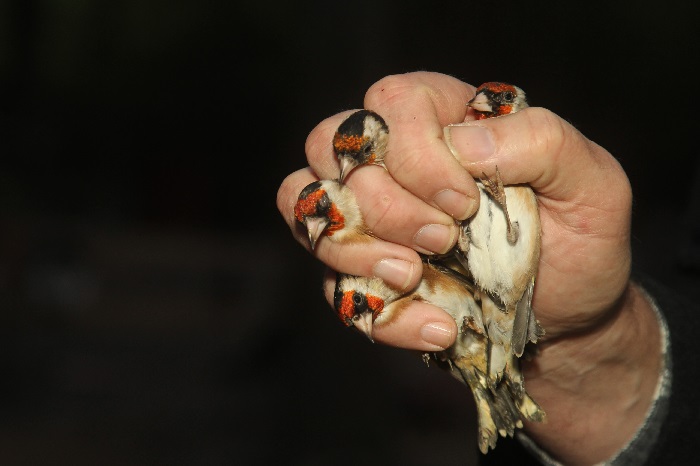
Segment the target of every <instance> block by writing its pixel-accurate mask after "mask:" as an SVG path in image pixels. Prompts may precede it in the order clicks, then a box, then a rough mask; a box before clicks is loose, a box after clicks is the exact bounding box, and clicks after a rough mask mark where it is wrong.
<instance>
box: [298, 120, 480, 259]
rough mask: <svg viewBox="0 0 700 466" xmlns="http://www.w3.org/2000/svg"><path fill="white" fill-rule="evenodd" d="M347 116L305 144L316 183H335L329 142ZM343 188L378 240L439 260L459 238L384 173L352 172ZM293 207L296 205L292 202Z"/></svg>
mask: <svg viewBox="0 0 700 466" xmlns="http://www.w3.org/2000/svg"><path fill="white" fill-rule="evenodd" d="M350 113H352V112H343V113H340V114H338V115H334V116H333V117H330V118H327V119H326V120H324V121H322V122H321V123H320V124H319V125H318V126H316V128H314V129H313V130H312V131H311V133H310V134H309V137H308V138H307V141H306V154H307V159H308V161H309V164H310V166H311V168H312V170H313V172H315V174H316V175H317V176H318V177H319V178H320V179H329V178H337V176H338V175H339V168H338V162H337V159H336V156H335V154H334V153H333V148H332V145H331V141H332V140H333V135H334V134H335V131H336V129H337V127H338V125H339V124H340V123H342V121H343V120H344V119H345V118H347V116H348V115H349V114H350ZM448 155H449V153H448ZM450 158H451V159H452V162H453V163H455V164H456V165H457V166H458V170H459V171H461V172H463V173H464V174H465V176H467V175H466V172H465V170H464V169H463V168H461V167H459V164H457V163H456V162H455V161H454V157H452V156H451V155H450ZM467 177H468V176H467ZM309 182H310V181H309ZM471 183H472V184H473V181H471ZM346 184H347V185H348V186H349V187H350V189H352V190H353V192H354V193H355V196H356V198H357V202H358V204H359V205H360V209H361V211H362V213H363V216H364V219H365V223H366V224H367V226H368V227H369V229H370V230H371V231H372V233H373V234H374V235H376V236H377V237H379V238H381V239H384V240H386V241H390V242H393V243H398V244H401V245H404V246H407V247H411V248H413V249H415V250H416V251H419V252H421V253H423V254H434V253H438V254H443V253H445V252H447V251H449V250H450V249H451V248H452V246H454V244H455V242H456V239H457V235H458V229H457V227H456V225H455V223H454V219H453V218H452V217H451V216H450V215H448V214H446V213H445V212H443V211H442V210H439V209H437V208H436V207H434V206H432V205H430V204H428V203H426V202H424V201H422V200H421V199H420V198H418V197H416V196H415V195H414V194H413V193H411V192H410V191H408V190H406V189H404V188H403V187H402V186H401V185H400V184H399V183H397V182H396V180H395V179H394V178H392V176H391V175H390V174H389V173H388V172H387V171H386V170H384V169H383V168H381V167H378V166H365V167H359V168H356V169H355V170H353V173H352V174H351V176H349V177H348V178H347V179H346ZM297 188H298V189H299V190H301V189H303V185H301V186H296V187H295V188H294V189H297ZM297 194H298V193H297ZM294 196H296V194H295V195H294ZM449 196H450V194H449V193H443V197H449ZM289 202H292V201H291V200H290V201H289ZM293 202H296V197H294V198H293ZM292 205H293V204H292Z"/></svg>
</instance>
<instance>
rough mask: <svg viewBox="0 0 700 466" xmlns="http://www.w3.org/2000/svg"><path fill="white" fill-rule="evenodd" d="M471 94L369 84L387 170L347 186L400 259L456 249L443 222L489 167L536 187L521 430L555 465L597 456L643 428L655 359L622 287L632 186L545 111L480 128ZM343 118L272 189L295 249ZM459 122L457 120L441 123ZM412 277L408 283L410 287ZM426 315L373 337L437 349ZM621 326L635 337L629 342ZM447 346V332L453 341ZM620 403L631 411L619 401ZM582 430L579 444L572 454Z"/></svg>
mask: <svg viewBox="0 0 700 466" xmlns="http://www.w3.org/2000/svg"><path fill="white" fill-rule="evenodd" d="M474 91H475V89H474V88H473V87H472V86H470V85H468V84H465V83H463V82H461V81H459V80H457V79H455V78H452V77H449V76H446V75H441V74H437V73H424V72H420V73H407V74H404V75H394V76H389V77H386V78H384V79H382V80H380V81H378V82H377V83H376V84H375V85H373V86H372V87H371V88H370V89H369V90H368V92H367V94H366V96H365V102H364V107H365V108H368V109H372V110H373V111H376V112H377V113H378V114H380V115H382V116H383V118H384V119H385V121H386V123H387V125H388V127H389V128H390V130H391V138H390V140H389V142H388V144H387V153H386V156H385V160H384V165H385V167H386V168H383V167H376V166H367V167H361V168H356V169H354V170H353V171H352V173H350V174H348V175H345V181H346V183H347V184H348V186H350V187H351V188H352V189H353V191H354V192H355V195H356V197H357V199H358V204H359V205H360V207H361V210H362V212H363V214H364V215H365V220H366V222H367V224H368V225H369V226H370V228H371V230H372V231H373V233H374V234H375V235H376V236H377V238H381V239H382V240H385V241H387V242H388V243H395V245H396V246H397V247H399V248H403V249H402V250H414V252H415V250H417V251H420V252H434V253H442V252H446V251H448V250H449V249H450V248H451V247H452V246H453V245H454V244H455V243H456V241H457V234H456V232H457V228H456V226H455V224H454V222H453V219H459V220H463V219H466V218H469V217H470V216H471V215H472V214H473V213H474V212H475V211H476V209H477V206H478V203H479V201H478V198H479V194H478V192H479V191H478V188H477V186H476V183H475V182H474V178H480V177H481V176H482V174H483V173H486V174H493V173H495V169H496V167H498V169H499V172H500V175H501V178H502V182H503V183H504V185H513V184H520V183H528V184H529V185H531V186H532V187H533V188H534V190H535V191H536V192H537V195H538V199H539V207H540V218H541V224H542V251H541V255H540V263H539V268H538V273H537V277H536V281H537V286H536V289H535V291H534V296H533V301H532V306H533V308H534V309H535V310H536V313H537V317H538V319H539V320H540V322H541V324H542V326H543V327H544V328H546V330H547V336H546V338H545V339H543V341H541V342H540V343H539V344H538V347H539V348H540V350H541V351H540V353H539V354H538V356H537V357H536V358H535V359H534V361H533V362H532V363H531V364H527V365H524V366H523V371H524V375H525V379H526V381H527V388H528V392H530V394H531V395H532V396H533V398H535V399H536V400H537V401H538V403H540V405H542V407H543V408H544V409H545V411H546V412H547V416H548V423H547V424H540V423H535V424H527V423H526V425H525V429H526V430H527V432H528V434H529V435H530V436H531V437H532V438H534V439H535V440H536V441H537V442H538V444H540V445H541V446H542V447H544V448H545V449H546V450H548V451H549V452H550V453H551V454H552V455H553V456H555V457H557V458H559V459H560V460H562V461H564V462H567V463H577V462H578V463H585V462H595V461H599V460H602V459H605V458H607V457H608V456H609V454H612V453H614V451H616V449H618V448H620V447H621V446H622V445H623V444H624V443H625V442H626V441H627V440H628V439H629V438H630V437H631V435H633V434H634V432H635V431H636V429H637V427H638V426H639V425H640V424H641V422H642V420H643V418H644V415H645V414H646V410H647V408H648V405H649V401H650V400H651V396H652V394H653V390H654V389H655V380H656V375H657V374H658V365H659V361H660V358H655V357H653V356H654V355H655V354H656V353H657V352H658V339H659V337H658V324H657V323H656V321H655V318H654V315H653V312H652V311H651V310H650V309H651V308H650V306H649V304H648V302H646V301H645V300H644V299H643V298H642V297H641V294H640V292H639V290H638V289H637V288H636V286H634V285H633V284H631V283H630V281H629V269H630V262H631V259H630V256H631V255H630V244H629V235H630V210H631V209H630V205H631V190H630V186H629V182H628V180H627V178H626V175H625V174H624V171H623V170H622V169H621V167H620V166H619V164H618V163H617V161H616V160H615V159H614V158H613V157H612V156H611V155H610V154H609V153H608V152H607V151H605V150H604V149H603V148H601V147H600V146H598V145H597V144H595V143H593V142H592V141H590V140H588V139H586V138H585V137H584V136H583V135H581V134H580V132H578V131H577V130H576V129H575V128H574V127H573V126H571V125H570V124H569V123H567V122H566V121H565V120H563V119H561V118H559V117H558V116H557V115H555V114H553V113H552V112H550V111H547V110H545V109H542V108H528V109H525V110H522V111H520V112H518V113H517V114H515V115H507V116H504V117H502V118H490V119H484V120H477V119H476V118H475V115H474V113H473V111H468V108H467V107H466V105H465V103H466V102H467V101H469V100H470V99H471V98H472V97H473V96H474ZM350 113H351V112H345V113H342V114H338V115H335V116H333V117H331V118H329V119H328V120H326V121H324V122H322V123H321V124H320V125H319V126H317V127H316V128H315V129H314V130H313V131H312V132H311V133H310V134H309V137H308V139H307V145H306V152H307V158H308V160H309V165H310V167H311V169H305V170H301V171H299V172H296V173H294V174H292V175H290V176H289V177H287V178H286V179H285V181H284V182H283V183H282V185H281V187H280V190H279V192H278V207H279V209H280V212H281V213H282V215H283V217H284V218H285V219H286V220H287V222H288V224H289V226H290V228H292V230H293V232H294V234H295V236H296V237H297V239H298V240H299V241H300V242H301V243H302V244H304V245H305V247H308V236H307V234H306V232H304V231H302V230H299V229H298V226H297V224H298V222H297V220H296V219H295V217H294V215H293V207H294V204H295V202H296V200H297V196H298V194H299V192H300V191H301V190H302V189H303V187H304V186H306V185H307V184H308V183H310V182H311V181H314V180H316V179H326V178H328V179H333V178H337V177H338V176H339V166H338V161H337V157H336V154H335V153H334V151H333V147H332V144H331V143H330V142H329V141H332V139H333V135H334V134H335V131H336V130H337V128H338V126H339V124H340V123H341V122H342V121H343V120H344V119H345V118H346V117H347V116H348V115H349V114H350ZM459 122H463V123H464V125H463V126H450V125H454V124H455V123H459ZM448 126H449V130H448V131H447V135H446V136H444V135H443V128H444V127H448ZM446 138H447V139H448V140H449V145H448V144H447V142H446ZM448 214H449V215H448ZM434 226H438V228H431V227H434ZM324 243H326V244H328V243H329V242H328V241H324V239H321V240H320V241H319V243H318V244H317V246H316V250H315V254H316V255H317V257H318V258H319V259H320V260H322V261H324V262H325V263H327V264H329V265H332V266H333V267H334V268H335V269H336V270H340V271H347V269H349V268H351V267H354V268H355V270H357V269H360V268H362V267H365V272H366V271H370V272H371V269H372V267H373V265H374V264H375V263H376V261H377V259H378V256H377V255H376V254H375V255H366V254H365V253H364V251H363V250H362V249H361V248H356V247H355V246H353V245H335V244H333V245H332V246H333V248H331V247H330V246H327V247H326V246H323V244H324ZM341 251H343V252H341ZM334 257H335V258H340V259H337V260H336V259H334ZM351 264H352V265H351ZM343 267H344V268H345V269H346V270H343ZM418 268H419V269H422V266H420V265H419V267H418ZM414 271H415V270H414ZM347 273H356V274H358V275H369V276H371V275H372V273H357V271H355V272H352V271H347ZM396 273H397V276H400V275H401V271H399V270H396ZM419 276H420V274H419ZM418 279H419V278H418V277H416V275H412V278H411V280H412V282H411V283H414V285H415V283H417V281H418ZM397 281H398V280H397ZM409 287H410V286H409ZM334 288H335V280H334V279H333V278H331V277H330V276H329V277H328V278H327V281H326V287H325V290H326V297H327V299H328V301H329V303H332V302H333V291H334ZM423 306H428V305H427V304H425V303H420V302H415V303H411V304H410V305H409V306H407V308H406V309H405V311H404V312H402V313H401V316H400V318H399V319H398V322H397V323H396V324H395V325H392V326H389V327H390V328H382V326H379V325H378V326H376V327H375V329H374V331H373V334H374V338H375V340H376V341H378V342H382V343H386V344H392V345H397V346H402V347H410V348H415V349H421V350H425V351H434V348H435V345H432V344H430V343H429V342H428V341H426V340H425V339H423V340H421V338H422V334H421V329H423V328H425V327H426V326H428V325H429V324H431V323H433V322H439V323H440V324H444V325H448V324H449V320H441V319H440V313H439V312H436V310H437V309H438V308H436V307H435V306H431V307H430V309H431V312H433V313H431V314H430V319H426V318H425V317H424V315H425V314H424V312H423V310H424V309H425V308H424V307H423ZM443 314H446V313H443ZM450 320H452V319H451V318H450ZM445 328H447V327H445ZM630 328H634V334H635V337H634V338H628V335H629V329H630ZM452 329H453V330H454V327H452ZM406 333H410V334H411V335H412V337H411V339H410V341H407V339H406V338H405V337H404V336H403V335H405V334H406ZM447 333H449V329H448V330H447ZM447 333H446V334H447ZM455 337H456V333H453V334H452V335H451V341H452V342H453V341H454V338H455ZM447 339H448V340H449V338H447ZM428 340H429V339H428ZM442 344H443V345H444V341H443V342H442ZM444 347H446V346H443V348H444ZM611 354H614V356H615V357H614V358H611ZM641 354H643V355H644V357H643V358H642V357H640V355H641ZM649 355H651V357H650V356H649ZM629 368H635V369H634V370H631V369H629ZM627 369H629V370H627ZM610 377H614V378H615V380H616V387H618V389H617V390H615V391H614V392H610V391H605V392H604V393H605V394H606V396H605V397H602V398H601V397H600V396H598V395H599V394H600V393H601V390H604V387H605V386H606V385H607V384H608V382H607V381H609V380H610ZM633 381H634V382H633ZM639 381H641V384H640V383H639ZM619 387H625V388H626V389H620V388H619ZM572 394H575V396H572ZM630 397H634V399H635V400H637V402H635V403H633V404H631V403H628V402H627V401H628V398H630ZM601 418H604V419H606V422H605V423H604V425H603V426H600V425H598V428H597V429H596V430H591V431H586V432H585V433H582V432H581V431H580V428H581V426H586V425H589V426H590V425H592V424H594V423H595V420H596V419H597V420H599V419H601ZM582 435H585V438H586V443H585V447H583V448H572V447H571V445H572V444H575V442H576V439H580V438H581V436H582Z"/></svg>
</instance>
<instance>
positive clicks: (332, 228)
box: [325, 204, 345, 236]
mask: <svg viewBox="0 0 700 466" xmlns="http://www.w3.org/2000/svg"><path fill="white" fill-rule="evenodd" d="M328 220H330V223H329V224H328V227H327V228H326V232H325V233H326V235H327V236H333V233H335V232H336V231H338V230H342V229H343V228H345V217H343V213H342V212H341V211H340V210H338V207H336V205H335V204H331V208H330V209H329V210H328Z"/></svg>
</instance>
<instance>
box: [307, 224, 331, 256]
mask: <svg viewBox="0 0 700 466" xmlns="http://www.w3.org/2000/svg"><path fill="white" fill-rule="evenodd" d="M305 223H306V231H307V232H308V234H309V243H311V250H312V251H313V250H314V248H315V247H316V241H318V239H319V238H320V237H321V235H322V234H323V231H324V230H325V229H326V227H327V226H328V223H329V221H328V219H327V218H321V217H312V218H307V219H306V222H305Z"/></svg>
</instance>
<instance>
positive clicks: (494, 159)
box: [444, 107, 631, 205]
mask: <svg viewBox="0 0 700 466" xmlns="http://www.w3.org/2000/svg"><path fill="white" fill-rule="evenodd" d="M444 133H445V142H446V143H447V145H448V146H449V148H450V150H451V151H452V154H453V155H454V156H455V157H456V158H457V160H458V161H459V162H460V164H461V165H462V166H464V167H465V168H466V169H467V170H468V171H469V172H470V174H471V175H472V176H473V177H476V178H478V177H481V176H482V174H483V173H485V174H487V175H491V174H493V173H494V172H495V170H496V166H498V169H499V171H500V173H501V179H502V180H503V183H504V184H506V185H508V184H517V183H528V184H530V186H532V188H533V189H534V190H535V191H536V192H537V193H538V194H539V195H540V196H544V197H546V198H549V199H552V200H559V201H565V202H574V203H576V202H577V201H581V200H583V197H582V196H584V197H585V198H586V199H588V200H589V201H590V200H591V199H590V196H595V197H596V198H595V199H593V200H594V201H596V202H600V203H601V204H605V199H610V198H611V197H613V198H615V199H616V203H619V202H620V201H621V200H622V201H625V200H628V198H630V194H629V193H630V188H629V183H628V181H627V176H626V175H625V173H624V171H623V170H622V167H621V166H620V165H619V163H618V162H617V160H616V159H615V158H614V157H613V156H612V155H611V154H610V153H609V152H607V151H606V150H605V149H603V148H602V147H600V146H599V145H597V144H595V143H594V142H592V141H590V140H589V139H587V138H586V137H585V136H584V135H583V134H581V133H580V132H579V131H578V130H577V129H576V128H574V127H573V126H572V125H571V124H569V123H568V122H566V121H565V120H563V119H562V118H560V117H559V116H557V115H556V114H554V113H552V112H551V111H549V110H547V109H544V108H539V107H530V108H526V109H524V110H522V111H520V112H518V113H515V114H512V115H505V116H502V117H498V118H488V119H484V120H474V121H467V122H464V123H460V124H457V125H451V126H448V127H446V128H445V130H444ZM611 190H613V191H614V192H611ZM629 201H630V202H631V199H629ZM618 205H619V204H618Z"/></svg>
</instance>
